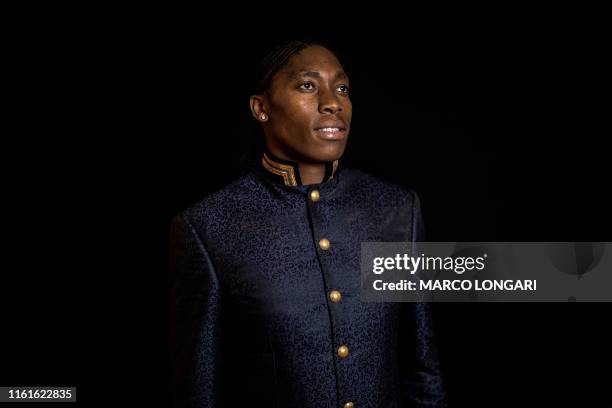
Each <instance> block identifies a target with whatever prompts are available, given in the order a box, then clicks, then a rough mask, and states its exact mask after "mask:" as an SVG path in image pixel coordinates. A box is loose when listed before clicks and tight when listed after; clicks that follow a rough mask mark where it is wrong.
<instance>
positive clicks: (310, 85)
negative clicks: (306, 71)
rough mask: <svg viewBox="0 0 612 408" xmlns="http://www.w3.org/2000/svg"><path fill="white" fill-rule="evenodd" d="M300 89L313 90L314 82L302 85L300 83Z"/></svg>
mask: <svg viewBox="0 0 612 408" xmlns="http://www.w3.org/2000/svg"><path fill="white" fill-rule="evenodd" d="M300 89H303V90H305V91H312V90H313V89H314V84H313V83H312V82H304V83H303V84H302V85H300Z"/></svg>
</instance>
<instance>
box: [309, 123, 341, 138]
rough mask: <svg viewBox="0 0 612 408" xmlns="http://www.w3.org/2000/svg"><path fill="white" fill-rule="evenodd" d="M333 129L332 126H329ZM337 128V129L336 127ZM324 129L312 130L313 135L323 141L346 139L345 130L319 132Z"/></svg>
mask: <svg viewBox="0 0 612 408" xmlns="http://www.w3.org/2000/svg"><path fill="white" fill-rule="evenodd" d="M329 127H331V128H333V127H334V126H329ZM336 128H337V127H336ZM321 129H324V128H317V129H315V130H314V132H315V134H316V135H317V136H318V137H320V138H321V139H323V140H342V139H344V138H345V137H346V129H343V128H337V129H338V130H333V131H328V130H321Z"/></svg>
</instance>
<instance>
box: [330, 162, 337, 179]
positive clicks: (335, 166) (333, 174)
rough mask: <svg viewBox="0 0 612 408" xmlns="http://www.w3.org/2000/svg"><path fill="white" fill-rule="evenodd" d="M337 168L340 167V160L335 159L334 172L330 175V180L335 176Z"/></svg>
mask: <svg viewBox="0 0 612 408" xmlns="http://www.w3.org/2000/svg"><path fill="white" fill-rule="evenodd" d="M337 168H338V160H334V162H333V168H332V174H331V176H330V177H329V179H330V180H331V179H333V178H334V176H335V175H336V169H337Z"/></svg>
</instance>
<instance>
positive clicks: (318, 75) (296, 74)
mask: <svg viewBox="0 0 612 408" xmlns="http://www.w3.org/2000/svg"><path fill="white" fill-rule="evenodd" d="M290 76H291V77H292V78H303V77H311V78H321V73H320V72H319V71H295V72H292V73H291V75H290ZM339 78H345V79H348V76H347V75H346V73H345V72H344V71H338V73H336V76H335V77H334V79H339Z"/></svg>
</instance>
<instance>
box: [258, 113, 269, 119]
mask: <svg viewBox="0 0 612 408" xmlns="http://www.w3.org/2000/svg"><path fill="white" fill-rule="evenodd" d="M259 118H260V119H261V120H267V119H268V115H266V114H265V113H262V114H261V115H259Z"/></svg>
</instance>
